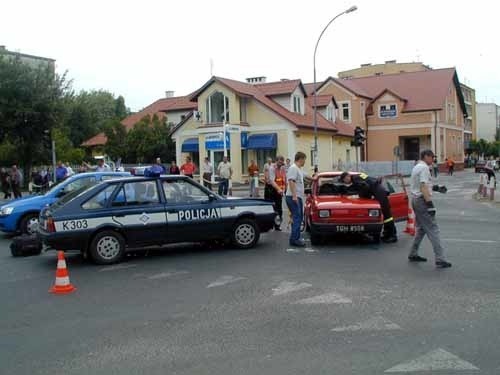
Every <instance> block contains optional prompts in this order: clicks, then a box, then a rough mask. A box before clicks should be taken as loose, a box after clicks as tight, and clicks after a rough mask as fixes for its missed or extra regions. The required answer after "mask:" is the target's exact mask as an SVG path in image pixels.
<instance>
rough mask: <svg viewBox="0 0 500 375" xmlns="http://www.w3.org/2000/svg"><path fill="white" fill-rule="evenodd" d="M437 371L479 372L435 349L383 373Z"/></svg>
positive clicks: (450, 355)
mask: <svg viewBox="0 0 500 375" xmlns="http://www.w3.org/2000/svg"><path fill="white" fill-rule="evenodd" d="M439 370H454V371H462V370H474V371H479V368H477V367H476V366H474V365H473V364H472V363H469V362H467V361H464V360H463V359H461V358H459V357H457V356H456V355H454V354H451V353H450V352H447V351H446V350H444V349H437V350H434V351H432V352H429V353H427V354H424V355H423V356H421V357H418V358H416V359H414V360H412V361H409V362H406V363H401V364H399V365H396V366H394V367H391V368H390V369H388V370H385V372H418V371H439Z"/></svg>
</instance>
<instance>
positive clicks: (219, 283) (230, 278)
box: [207, 275, 246, 288]
mask: <svg viewBox="0 0 500 375" xmlns="http://www.w3.org/2000/svg"><path fill="white" fill-rule="evenodd" d="M245 279H246V277H234V276H231V275H227V276H221V277H219V278H218V279H217V280H215V281H214V282H213V283H210V284H208V285H207V288H215V287H217V286H222V285H226V284H230V283H234V282H236V281H240V280H245Z"/></svg>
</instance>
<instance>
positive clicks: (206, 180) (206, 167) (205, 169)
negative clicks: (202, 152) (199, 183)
mask: <svg viewBox="0 0 500 375" xmlns="http://www.w3.org/2000/svg"><path fill="white" fill-rule="evenodd" d="M201 173H202V176H203V186H205V187H207V188H209V189H210V190H212V184H211V183H210V182H211V181H212V163H210V161H209V160H208V158H205V159H204V160H203V164H202V165H201Z"/></svg>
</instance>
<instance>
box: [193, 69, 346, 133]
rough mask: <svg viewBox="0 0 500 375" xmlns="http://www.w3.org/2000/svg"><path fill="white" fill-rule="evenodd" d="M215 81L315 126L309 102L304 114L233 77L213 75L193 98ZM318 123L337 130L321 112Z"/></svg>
mask: <svg viewBox="0 0 500 375" xmlns="http://www.w3.org/2000/svg"><path fill="white" fill-rule="evenodd" d="M215 81H217V82H220V83H221V84H223V85H225V86H226V87H228V88H230V89H231V90H233V91H235V92H236V93H237V94H239V95H243V96H251V97H253V98H254V99H255V100H257V101H259V102H260V103H261V104H263V105H265V106H266V107H268V108H269V109H271V110H272V111H273V112H275V113H276V114H278V115H279V116H281V117H283V118H285V119H286V120H288V121H289V122H291V123H292V124H294V125H296V126H298V127H305V128H310V129H311V128H313V127H314V124H313V110H312V108H311V106H309V105H307V103H306V104H305V105H304V109H305V114H304V115H303V114H300V113H295V112H291V111H289V110H288V109H286V108H285V107H283V106H281V105H280V104H278V103H276V102H275V101H274V100H272V99H270V98H269V97H267V96H266V95H265V94H264V92H263V91H261V90H260V89H259V87H258V86H257V85H251V84H248V83H244V82H240V81H235V80H232V79H227V78H222V77H212V78H211V79H210V80H209V81H208V82H207V83H206V84H205V85H203V87H202V88H201V89H200V90H198V91H197V92H196V93H195V94H194V95H193V97H191V100H193V99H195V98H196V97H197V96H198V95H199V94H200V93H201V92H202V91H203V90H204V89H205V88H207V87H208V86H210V85H211V84H212V83H213V82H215ZM317 125H318V129H320V130H327V131H332V132H336V131H337V129H336V127H335V125H334V124H333V123H332V122H330V121H328V120H327V119H325V118H324V117H323V116H321V114H318V118H317Z"/></svg>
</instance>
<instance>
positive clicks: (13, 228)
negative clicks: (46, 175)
mask: <svg viewBox="0 0 500 375" xmlns="http://www.w3.org/2000/svg"><path fill="white" fill-rule="evenodd" d="M126 176H130V173H128V172H90V173H80V174H76V175H73V176H71V177H69V178H67V179H65V180H63V181H62V182H60V183H58V184H56V185H54V186H53V187H52V188H51V189H50V190H49V191H48V192H47V193H45V194H43V195H30V196H28V197H26V198H21V199H16V200H14V201H11V202H9V203H6V204H4V205H2V206H1V207H0V231H2V232H6V233H19V232H20V233H23V234H34V233H35V232H36V230H37V228H38V215H39V214H40V211H41V210H42V208H43V207H45V206H48V205H51V204H52V203H54V202H55V201H57V200H58V199H60V198H61V197H63V196H65V195H66V194H68V193H70V192H73V191H75V190H80V189H81V188H83V187H85V186H87V187H88V186H92V185H95V184H97V183H99V182H101V181H105V180H110V179H115V178H119V177H126Z"/></svg>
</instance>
